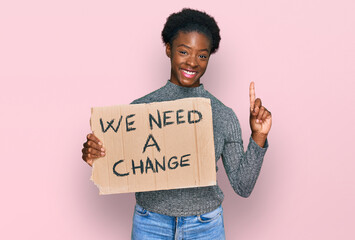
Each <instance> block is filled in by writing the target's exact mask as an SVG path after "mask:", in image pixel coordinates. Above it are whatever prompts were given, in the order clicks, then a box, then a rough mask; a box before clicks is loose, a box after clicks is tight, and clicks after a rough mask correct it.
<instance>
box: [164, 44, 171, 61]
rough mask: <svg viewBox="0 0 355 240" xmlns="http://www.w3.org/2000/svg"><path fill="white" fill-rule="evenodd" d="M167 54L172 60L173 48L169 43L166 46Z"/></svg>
mask: <svg viewBox="0 0 355 240" xmlns="http://www.w3.org/2000/svg"><path fill="white" fill-rule="evenodd" d="M165 53H166V56H168V58H171V46H170V44H169V43H167V44H165Z"/></svg>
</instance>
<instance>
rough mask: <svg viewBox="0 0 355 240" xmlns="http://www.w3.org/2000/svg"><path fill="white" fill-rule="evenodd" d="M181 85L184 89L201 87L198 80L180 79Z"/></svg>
mask: <svg viewBox="0 0 355 240" xmlns="http://www.w3.org/2000/svg"><path fill="white" fill-rule="evenodd" d="M179 82H180V84H181V86H183V87H192V86H194V85H196V86H199V85H200V84H199V83H198V80H187V79H180V81H179Z"/></svg>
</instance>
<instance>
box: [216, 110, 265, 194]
mask: <svg viewBox="0 0 355 240" xmlns="http://www.w3.org/2000/svg"><path fill="white" fill-rule="evenodd" d="M241 135H242V134H241V129H240V125H239V121H238V119H237V116H236V115H235V113H234V112H233V111H232V113H231V116H230V121H229V125H228V127H227V135H226V139H225V143H224V148H223V152H222V161H223V165H224V169H225V170H226V173H227V176H228V179H229V182H230V183H231V185H232V187H233V189H234V191H235V192H236V193H237V194H238V195H240V196H242V197H249V195H250V194H251V192H252V190H253V188H254V186H255V183H256V180H257V178H258V176H259V173H260V169H261V166H262V163H263V159H264V155H265V152H266V150H267V148H268V142H267V140H266V141H265V143H264V144H263V145H264V147H263V148H262V147H260V146H259V145H258V144H257V143H256V142H255V141H254V140H253V138H252V137H250V139H249V145H248V148H247V151H246V152H244V146H243V140H242V136H241Z"/></svg>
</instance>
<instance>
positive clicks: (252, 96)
mask: <svg viewBox="0 0 355 240" xmlns="http://www.w3.org/2000/svg"><path fill="white" fill-rule="evenodd" d="M249 98H250V111H253V110H254V104H255V87H254V82H251V83H250V86H249Z"/></svg>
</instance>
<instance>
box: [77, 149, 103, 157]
mask: <svg viewBox="0 0 355 240" xmlns="http://www.w3.org/2000/svg"><path fill="white" fill-rule="evenodd" d="M82 153H83V154H89V153H90V154H92V155H94V156H97V157H103V156H105V152H104V151H98V150H96V149H94V148H83V150H82Z"/></svg>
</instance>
